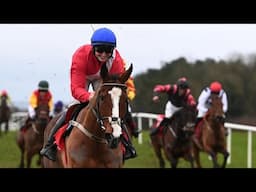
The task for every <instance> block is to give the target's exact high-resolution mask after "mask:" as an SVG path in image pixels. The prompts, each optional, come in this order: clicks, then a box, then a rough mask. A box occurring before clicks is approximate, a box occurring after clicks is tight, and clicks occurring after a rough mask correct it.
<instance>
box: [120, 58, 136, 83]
mask: <svg viewBox="0 0 256 192" xmlns="http://www.w3.org/2000/svg"><path fill="white" fill-rule="evenodd" d="M132 69H133V65H132V63H131V65H130V67H129V69H127V70H126V71H125V72H124V73H123V74H122V75H121V76H120V78H119V79H120V81H121V82H122V83H125V82H126V81H127V80H128V79H129V77H130V75H131V73H132Z"/></svg>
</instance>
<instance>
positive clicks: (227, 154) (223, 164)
mask: <svg viewBox="0 0 256 192" xmlns="http://www.w3.org/2000/svg"><path fill="white" fill-rule="evenodd" d="M223 156H224V161H223V163H222V165H221V167H222V168H225V167H226V165H227V160H228V157H229V152H227V151H224V152H223Z"/></svg>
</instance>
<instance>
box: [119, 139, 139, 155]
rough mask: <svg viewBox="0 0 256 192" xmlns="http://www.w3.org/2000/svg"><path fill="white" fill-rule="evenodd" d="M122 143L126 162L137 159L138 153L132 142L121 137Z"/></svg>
mask: <svg viewBox="0 0 256 192" xmlns="http://www.w3.org/2000/svg"><path fill="white" fill-rule="evenodd" d="M121 140H122V143H123V145H124V147H125V154H124V160H127V159H130V158H135V157H137V152H136V150H135V148H134V147H133V145H132V143H131V141H130V140H129V139H127V138H125V137H124V136H122V137H121Z"/></svg>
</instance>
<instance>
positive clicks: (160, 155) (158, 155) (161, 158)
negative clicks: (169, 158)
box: [154, 145, 165, 168]
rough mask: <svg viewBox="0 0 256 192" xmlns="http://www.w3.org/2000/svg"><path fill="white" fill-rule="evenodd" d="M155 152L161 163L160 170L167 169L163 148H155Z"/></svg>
mask: <svg viewBox="0 0 256 192" xmlns="http://www.w3.org/2000/svg"><path fill="white" fill-rule="evenodd" d="M154 150H155V154H156V156H157V158H158V162H159V167H160V168H165V162H164V158H163V156H162V151H161V146H159V145H158V146H154Z"/></svg>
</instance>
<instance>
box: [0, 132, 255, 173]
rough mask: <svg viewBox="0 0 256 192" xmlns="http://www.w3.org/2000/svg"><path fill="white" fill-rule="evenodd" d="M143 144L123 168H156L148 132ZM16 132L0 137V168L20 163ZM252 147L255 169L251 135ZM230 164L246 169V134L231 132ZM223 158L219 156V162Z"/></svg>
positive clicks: (182, 165) (206, 164)
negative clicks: (136, 155)
mask: <svg viewBox="0 0 256 192" xmlns="http://www.w3.org/2000/svg"><path fill="white" fill-rule="evenodd" d="M142 134H143V135H142V136H143V143H142V144H139V143H138V140H137V139H134V138H133V143H134V146H135V148H136V150H137V153H138V157H136V158H134V159H129V160H127V161H126V162H125V166H124V168H158V160H157V158H156V156H155V154H154V151H153V148H152V146H151V144H150V138H149V134H148V131H144V132H143V133H142ZM15 137H16V132H9V133H7V134H2V136H0V143H1V144H0V154H1V158H0V168H18V166H19V162H20V150H19V148H18V146H17V144H16V140H15ZM252 141H253V146H252V150H253V151H252V168H256V162H255V161H254V159H255V154H256V134H255V133H254V134H253V139H252ZM231 150H232V151H231V155H232V157H231V163H230V164H228V165H227V168H247V132H239V131H232V148H231ZM200 156H201V159H202V166H203V167H205V168H211V167H212V162H211V160H209V158H208V155H207V154H205V153H201V155H200ZM37 159H38V156H34V157H33V160H32V168H38V166H37V165H36V160H37ZM222 159H223V158H222V156H219V161H221V160H222ZM166 167H170V165H169V162H167V161H166ZM178 168H190V164H189V163H188V162H187V161H185V160H183V159H180V161H179V164H178Z"/></svg>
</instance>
